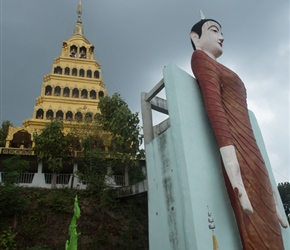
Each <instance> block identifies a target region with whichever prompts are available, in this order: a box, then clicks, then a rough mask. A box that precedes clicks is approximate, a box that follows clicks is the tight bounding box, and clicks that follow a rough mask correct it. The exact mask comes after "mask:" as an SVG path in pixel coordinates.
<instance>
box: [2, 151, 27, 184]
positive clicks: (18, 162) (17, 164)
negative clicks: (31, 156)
mask: <svg viewBox="0 0 290 250" xmlns="http://www.w3.org/2000/svg"><path fill="white" fill-rule="evenodd" d="M3 166H4V172H5V177H4V181H3V182H4V185H5V186H8V185H14V183H16V182H17V180H18V178H19V177H20V174H21V173H22V172H24V171H27V170H28V169H29V163H28V161H26V160H22V159H21V158H20V156H19V155H15V156H12V157H10V158H8V159H6V160H4V161H3Z"/></svg>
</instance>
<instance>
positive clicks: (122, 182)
mask: <svg viewBox="0 0 290 250" xmlns="http://www.w3.org/2000/svg"><path fill="white" fill-rule="evenodd" d="M112 177H113V178H114V181H115V183H116V185H117V186H125V176H124V175H113V176H112Z"/></svg>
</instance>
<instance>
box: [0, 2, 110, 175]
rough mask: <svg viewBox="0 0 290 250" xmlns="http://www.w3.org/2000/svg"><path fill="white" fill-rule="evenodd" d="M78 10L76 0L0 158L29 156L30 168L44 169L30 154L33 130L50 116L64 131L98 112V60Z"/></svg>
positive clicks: (102, 87)
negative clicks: (27, 110) (73, 15)
mask: <svg viewBox="0 0 290 250" xmlns="http://www.w3.org/2000/svg"><path fill="white" fill-rule="evenodd" d="M81 14H82V6H81V2H79V4H78V8H77V15H78V17H77V22H76V26H75V29H74V32H73V35H72V36H71V37H70V38H69V39H67V40H66V41H64V42H63V44H62V48H61V54H60V56H58V57H57V58H55V59H54V62H53V65H52V69H51V72H50V73H49V74H47V75H45V76H44V80H43V83H42V87H41V93H40V96H39V97H37V98H36V105H35V107H34V110H33V115H32V118H28V119H26V120H24V121H23V123H22V127H10V128H9V131H8V135H7V137H6V143H5V147H3V148H0V156H1V155H2V157H1V159H3V158H5V155H6V157H9V155H10V156H11V155H23V156H27V157H28V156H30V158H31V159H29V162H30V165H31V168H32V169H35V172H36V171H38V173H43V171H47V169H42V166H39V162H37V158H36V156H34V153H33V147H34V141H33V134H34V133H38V134H39V133H40V132H41V129H43V128H44V127H45V124H46V123H47V122H50V121H51V120H53V119H59V120H62V121H63V125H64V132H65V133H68V132H69V130H70V129H71V128H72V127H73V126H74V125H76V124H77V122H79V121H82V120H86V121H87V122H90V121H92V120H93V119H94V117H95V115H96V114H98V113H99V110H98V102H99V100H100V98H102V97H104V96H106V95H107V92H106V89H105V83H104V82H103V81H102V71H101V68H100V63H99V62H98V61H96V60H95V59H94V45H93V44H91V43H90V42H89V41H88V40H87V39H86V38H85V36H84V33H83V26H82V20H81ZM103 143H104V144H106V140H103ZM107 143H108V144H109V143H110V142H107ZM107 146H108V145H104V148H106V147H107ZM40 167H41V169H40ZM75 167H76V166H74V168H75ZM37 169H38V170H37ZM0 171H1V170H0ZM67 171H68V172H71V171H72V169H71V170H67ZM0 181H1V179H0Z"/></svg>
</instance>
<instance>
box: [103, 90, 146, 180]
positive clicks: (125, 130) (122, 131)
mask: <svg viewBox="0 0 290 250" xmlns="http://www.w3.org/2000/svg"><path fill="white" fill-rule="evenodd" d="M98 107H99V109H100V115H99V116H98V117H97V120H98V122H99V124H100V127H101V129H102V130H103V131H106V132H108V133H109V134H110V136H111V139H112V144H111V147H110V148H109V154H110V156H112V157H114V158H115V159H117V160H118V161H117V164H119V163H118V162H119V161H121V163H122V164H123V166H124V167H125V185H128V184H129V178H128V172H129V169H130V167H131V169H132V167H136V166H138V165H139V160H140V159H142V158H143V157H144V150H143V149H140V146H141V144H142V139H143V136H142V134H141V133H140V131H141V127H140V125H139V123H140V120H139V117H138V113H132V112H131V110H130V109H129V107H128V104H127V103H126V102H125V101H124V100H123V99H122V98H121V96H120V95H119V94H118V93H115V94H113V96H112V97H109V96H106V97H103V98H102V99H100V102H99V104H98ZM135 169H136V168H135Z"/></svg>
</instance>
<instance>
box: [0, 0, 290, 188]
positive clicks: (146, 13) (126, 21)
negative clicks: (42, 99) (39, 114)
mask: <svg viewBox="0 0 290 250" xmlns="http://www.w3.org/2000/svg"><path fill="white" fill-rule="evenodd" d="M77 3H78V0H25V1H24V0H0V8H1V13H0V14H1V17H0V19H1V25H0V28H1V34H0V35H1V39H0V42H1V44H0V60H1V61H0V62H1V69H0V70H1V71H0V75H1V76H0V80H1V83H0V91H1V94H0V98H1V100H0V121H1V123H2V121H3V120H10V121H11V122H12V123H13V124H14V125H15V126H21V124H22V121H23V120H25V119H27V118H30V117H32V113H33V108H34V106H35V99H36V98H37V97H38V96H39V95H40V92H41V86H42V82H43V76H44V75H46V74H49V73H51V69H52V64H53V60H54V58H56V57H58V56H59V55H60V53H61V47H62V42H63V41H64V40H66V39H68V38H69V37H70V36H71V35H72V34H73V30H74V27H75V23H76V20H77V14H76V8H77ZM82 6H83V14H82V21H83V27H84V35H85V37H86V38H87V39H88V40H89V41H90V43H92V44H94V45H95V59H96V60H97V61H98V62H99V63H100V64H101V69H102V74H103V81H104V82H105V83H106V89H107V91H108V94H109V95H112V94H113V93H115V92H119V93H120V94H121V96H122V97H123V98H124V99H125V100H126V102H127V103H128V104H129V106H130V108H131V110H132V111H133V112H140V110H141V107H140V93H141V92H143V91H145V92H146V91H149V90H150V89H151V88H152V87H153V86H154V85H156V84H157V83H158V82H159V80H160V79H161V78H162V70H163V67H164V66H165V65H167V64H168V63H170V62H173V63H175V64H176V65H177V66H178V67H180V68H182V69H183V70H185V71H187V72H188V73H189V74H191V75H192V72H191V69H190V58H191V54H192V47H191V44H190V40H189V36H188V34H189V31H190V29H191V27H192V25H193V24H194V23H196V22H197V21H199V10H200V9H202V11H203V13H204V14H205V16H206V17H207V18H213V19H216V20H217V21H219V22H220V23H221V25H222V27H223V33H224V37H225V41H224V44H223V45H224V46H223V48H224V54H223V55H222V56H221V57H220V58H219V61H220V62H221V63H222V64H224V65H225V66H227V67H229V68H230V69H232V70H234V71H235V72H236V73H237V74H238V75H239V76H240V77H241V79H242V80H243V81H244V83H245V85H246V88H247V91H248V105H249V108H250V109H251V110H252V111H254V112H255V114H256V117H257V119H258V122H259V124H260V127H261V130H262V133H263V137H264V140H265V143H266V147H267V150H268V154H269V157H270V160H271V163H272V168H273V172H274V175H275V178H276V181H277V182H285V181H290V172H289V168H290V164H289V139H290V138H289V130H290V127H289V116H290V114H289V94H290V93H289V70H290V69H289V26H290V25H289V0H279V1H272V0H266V1H252V0H244V1H234V0H219V1H217V0H207V1H205V0H142V1H141V0H83V1H82Z"/></svg>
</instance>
